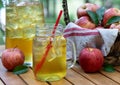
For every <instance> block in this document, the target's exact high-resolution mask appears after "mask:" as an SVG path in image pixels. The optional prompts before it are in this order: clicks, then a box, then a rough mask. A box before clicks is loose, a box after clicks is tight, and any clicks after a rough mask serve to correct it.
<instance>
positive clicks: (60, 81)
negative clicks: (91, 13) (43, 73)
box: [50, 79, 72, 85]
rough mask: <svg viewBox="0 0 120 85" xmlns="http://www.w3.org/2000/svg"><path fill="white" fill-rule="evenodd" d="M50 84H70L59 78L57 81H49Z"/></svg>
mask: <svg viewBox="0 0 120 85" xmlns="http://www.w3.org/2000/svg"><path fill="white" fill-rule="evenodd" d="M50 83H51V84H52V85H72V84H71V83H70V82H68V81H67V80H65V79H61V80H59V81H55V82H50Z"/></svg>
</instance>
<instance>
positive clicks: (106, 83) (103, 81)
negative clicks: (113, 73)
mask: <svg viewBox="0 0 120 85" xmlns="http://www.w3.org/2000/svg"><path fill="white" fill-rule="evenodd" d="M73 69H74V70H75V71H76V72H78V73H79V74H81V75H82V76H84V77H85V78H87V79H89V80H90V81H92V82H94V83H95V84H97V85H110V84H111V85H119V84H118V83H116V82H114V81H112V80H111V79H109V78H107V77H105V76H104V75H102V74H100V73H85V72H84V71H83V70H82V69H81V68H80V66H79V65H76V66H75V67H74V68H73Z"/></svg>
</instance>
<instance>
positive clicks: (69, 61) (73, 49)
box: [67, 39, 77, 69]
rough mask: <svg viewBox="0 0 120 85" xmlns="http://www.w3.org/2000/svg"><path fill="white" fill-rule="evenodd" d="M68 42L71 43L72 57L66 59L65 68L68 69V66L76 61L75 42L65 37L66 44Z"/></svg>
mask: <svg viewBox="0 0 120 85" xmlns="http://www.w3.org/2000/svg"><path fill="white" fill-rule="evenodd" d="M68 42H70V43H71V44H72V48H71V49H72V55H73V56H72V55H71V56H72V58H71V59H67V69H70V68H72V67H73V66H74V65H75V63H76V60H77V59H76V49H75V44H74V42H73V41H72V40H70V39H67V44H68Z"/></svg>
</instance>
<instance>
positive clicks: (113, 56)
mask: <svg viewBox="0 0 120 85" xmlns="http://www.w3.org/2000/svg"><path fill="white" fill-rule="evenodd" d="M62 6H63V10H64V21H65V24H66V25H67V24H68V23H69V22H70V18H69V13H68V5H67V0H63V2H62ZM105 63H107V64H112V65H115V66H116V65H120V32H119V33H118V36H117V38H116V40H115V43H114V44H113V46H112V47H111V49H110V53H109V54H108V55H107V56H106V57H105Z"/></svg>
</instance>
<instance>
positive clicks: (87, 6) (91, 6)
mask: <svg viewBox="0 0 120 85" xmlns="http://www.w3.org/2000/svg"><path fill="white" fill-rule="evenodd" d="M98 8H99V6H98V5H96V4H92V3H85V4H84V5H82V6H79V7H78V8H77V17H78V18H80V17H81V16H85V15H88V14H87V12H86V11H87V10H91V11H93V12H95V11H96V10H97V9H98Z"/></svg>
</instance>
